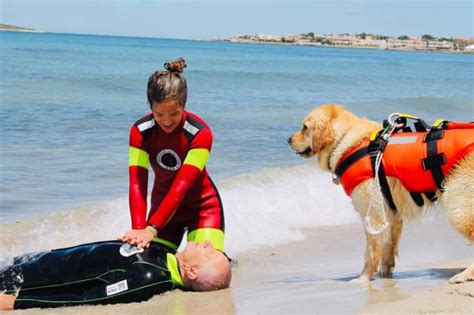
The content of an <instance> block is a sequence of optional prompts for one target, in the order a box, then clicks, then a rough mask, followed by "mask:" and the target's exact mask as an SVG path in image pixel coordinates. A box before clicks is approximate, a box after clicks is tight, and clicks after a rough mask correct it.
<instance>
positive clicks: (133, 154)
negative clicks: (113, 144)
mask: <svg viewBox="0 0 474 315" xmlns="http://www.w3.org/2000/svg"><path fill="white" fill-rule="evenodd" d="M148 156H149V155H148V153H146V152H145V151H143V150H141V149H137V148H135V147H129V154H128V166H141V167H143V168H146V169H148V166H149V165H150V161H149V160H148Z"/></svg>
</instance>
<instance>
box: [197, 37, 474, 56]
mask: <svg viewBox="0 0 474 315" xmlns="http://www.w3.org/2000/svg"><path fill="white" fill-rule="evenodd" d="M204 41H211V42H221V43H236V44H254V45H255V44H260V45H276V46H297V47H298V46H304V47H315V48H345V49H373V50H378V51H384V50H386V51H409V52H426V53H433V52H439V53H447V54H462V55H471V54H474V50H473V51H464V50H437V49H409V48H380V47H364V46H346V45H311V44H294V43H283V42H281V43H280V42H266V41H253V40H219V39H210V40H204Z"/></svg>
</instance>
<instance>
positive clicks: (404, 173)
mask: <svg viewBox="0 0 474 315" xmlns="http://www.w3.org/2000/svg"><path fill="white" fill-rule="evenodd" d="M407 118H411V119H414V120H416V122H415V123H414V127H415V131H412V130H411V128H410V127H409V126H407ZM396 123H397V124H398V126H400V127H398V128H397V129H396V133H394V134H393V135H392V136H391V137H390V138H388V139H384V138H383V137H381V133H382V130H381V131H378V132H376V133H374V134H373V135H372V136H371V138H370V140H366V141H363V142H362V143H361V144H359V145H357V146H356V147H353V148H352V149H350V150H348V151H347V152H346V153H345V154H344V155H343V156H342V158H341V159H340V160H339V162H338V164H337V166H336V170H335V175H336V176H337V177H338V178H339V180H340V183H341V184H342V186H343V188H344V191H345V192H346V194H347V195H349V196H350V195H351V194H352V191H353V190H354V188H355V187H356V186H357V185H359V184H360V183H361V182H363V181H365V180H367V179H370V178H373V177H375V175H376V174H375V160H376V157H377V155H378V154H379V153H380V152H383V157H382V162H381V166H380V168H379V171H378V174H377V176H378V178H379V182H380V188H381V190H382V193H383V195H384V197H385V199H386V200H387V203H388V204H389V205H390V208H391V209H392V210H394V211H396V209H397V208H396V205H395V203H394V201H393V198H392V195H391V192H390V188H389V185H388V182H387V179H386V177H387V176H392V177H396V178H398V179H399V180H400V181H401V182H402V184H403V186H404V187H405V188H406V189H407V190H408V191H409V192H410V195H411V197H412V199H413V201H414V202H415V203H416V204H417V205H418V206H420V207H421V206H423V198H422V197H421V193H424V194H425V195H426V197H427V198H428V199H429V200H430V201H435V200H436V199H437V196H436V192H437V191H438V190H439V191H441V192H442V191H443V182H444V177H445V176H446V175H447V174H448V173H449V172H450V171H451V170H452V169H453V167H454V166H455V165H456V163H458V162H459V161H460V160H461V159H462V158H463V157H464V156H466V154H467V153H469V152H471V151H473V150H474V123H473V122H469V123H462V122H448V121H444V120H439V121H437V122H435V124H434V125H433V126H431V127H430V126H428V125H427V124H426V123H425V122H424V121H423V120H422V119H419V118H416V117H414V116H410V115H402V116H400V117H399V118H397V120H396ZM387 124H388V121H384V127H386V126H387Z"/></svg>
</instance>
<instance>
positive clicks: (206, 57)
mask: <svg viewBox="0 0 474 315" xmlns="http://www.w3.org/2000/svg"><path fill="white" fill-rule="evenodd" d="M0 45H1V46H2V49H1V50H0V67H1V68H0V69H1V73H2V75H1V76H0V92H1V94H0V121H1V124H0V132H1V133H2V137H1V138H0V146H1V153H0V154H1V155H0V159H1V163H0V194H1V200H0V220H1V221H2V222H5V221H14V220H27V219H37V218H38V217H40V216H42V215H44V214H47V213H51V212H55V211H57V210H60V209H64V208H79V207H81V206H83V205H85V204H88V203H90V202H93V201H113V200H114V199H118V198H121V197H124V196H126V194H127V191H128V189H127V185H128V183H127V176H128V172H127V161H128V160H127V154H128V132H129V127H130V126H131V124H132V123H133V122H134V121H136V120H137V119H138V118H139V117H141V116H142V115H144V114H145V113H147V111H148V106H147V103H146V95H145V86H146V80H147V78H148V76H149V75H150V74H151V73H152V72H153V71H154V70H155V69H157V68H159V67H161V66H162V64H163V63H164V62H165V61H167V60H170V59H174V58H176V57H178V56H183V57H185V59H186V60H187V63H188V67H187V68H186V71H185V75H186V77H187V80H188V86H189V97H188V105H187V106H188V108H189V109H190V110H191V111H194V112H196V113H197V114H199V115H201V116H202V117H203V118H204V119H205V120H206V121H207V122H208V123H209V124H210V125H211V127H212V129H213V131H214V139H215V141H214V146H213V152H212V155H211V159H210V161H209V165H208V169H209V171H210V173H211V175H212V176H213V178H214V179H215V180H220V179H225V178H229V177H232V176H235V175H239V174H243V173H250V172H254V171H256V170H259V169H261V168H263V167H270V166H277V167H284V166H291V165H295V164H299V163H302V160H301V159H299V158H298V157H296V156H295V155H294V154H293V152H292V151H291V150H290V149H289V148H288V146H287V144H286V139H287V138H288V136H289V135H290V134H291V133H292V132H293V131H295V130H296V129H298V128H300V122H301V120H302V119H303V117H304V116H305V115H306V113H307V112H308V111H309V110H310V109H312V108H313V107H314V106H315V105H317V104H321V103H324V102H337V103H342V104H344V105H346V106H347V107H348V108H349V109H351V110H352V111H354V112H355V113H357V114H359V115H361V116H367V117H369V118H371V119H375V120H377V121H381V120H382V119H383V118H385V117H386V116H388V114H390V113H391V112H408V113H412V114H414V115H419V116H423V117H425V118H426V120H427V121H429V122H432V121H434V120H435V119H438V118H446V119H455V120H473V119H474V113H473V110H474V97H473V90H474V86H473V84H474V80H473V73H474V71H473V70H474V59H473V58H472V56H471V55H460V54H443V53H417V52H397V51H380V50H369V49H359V50H357V49H337V48H318V47H301V46H276V45H252V44H250V45H249V44H236V43H221V42H204V41H187V40H170V39H153V38H130V37H113V36H85V35H71V34H48V33H45V34H39V33H15V32H0Z"/></svg>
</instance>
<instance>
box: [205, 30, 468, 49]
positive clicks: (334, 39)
mask: <svg viewBox="0 0 474 315" xmlns="http://www.w3.org/2000/svg"><path fill="white" fill-rule="evenodd" d="M213 41H221V42H222V41H223V42H233V43H247V44H249V43H250V44H272V45H297V46H318V47H338V48H370V49H382V50H405V51H428V52H433V51H436V52H450V53H474V38H472V37H469V38H466V37H462V38H452V37H451V38H444V37H443V38H436V37H434V36H431V35H429V34H425V35H423V36H421V37H417V36H406V35H401V36H398V37H392V36H385V35H373V34H366V33H361V34H355V35H350V34H348V33H345V34H340V35H333V34H329V35H326V34H325V35H317V34H314V33H307V34H284V35H267V34H244V35H238V36H234V37H226V38H217V39H213Z"/></svg>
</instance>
